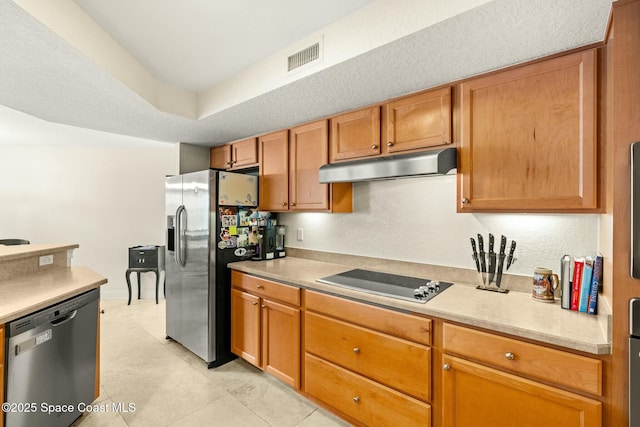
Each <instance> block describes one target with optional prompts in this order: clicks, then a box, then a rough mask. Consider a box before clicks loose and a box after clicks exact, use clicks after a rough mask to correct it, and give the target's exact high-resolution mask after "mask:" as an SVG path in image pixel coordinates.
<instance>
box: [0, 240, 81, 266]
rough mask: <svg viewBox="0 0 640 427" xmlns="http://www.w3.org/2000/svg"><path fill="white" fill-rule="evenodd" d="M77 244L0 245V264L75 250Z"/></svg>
mask: <svg viewBox="0 0 640 427" xmlns="http://www.w3.org/2000/svg"><path fill="white" fill-rule="evenodd" d="M78 247H79V245H78V244H64V243H60V244H43V243H39V244H33V245H12V246H5V245H0V262H3V261H9V260H14V259H20V258H26V257H31V256H36V255H37V256H39V255H47V254H50V253H52V252H59V251H64V250H67V249H76V248H78Z"/></svg>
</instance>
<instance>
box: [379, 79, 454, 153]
mask: <svg viewBox="0 0 640 427" xmlns="http://www.w3.org/2000/svg"><path fill="white" fill-rule="evenodd" d="M386 108H387V111H386V113H387V114H386V123H387V140H386V141H382V143H383V147H382V149H383V151H384V152H385V153H398V152H402V151H407V150H416V149H420V148H427V147H433V146H437V145H445V144H450V143H451V142H452V140H451V87H446V88H443V89H439V90H433V91H429V92H426V93H421V94H419V95H415V96H410V97H407V98H403V99H399V100H397V101H394V102H390V103H389V104H387V106H386Z"/></svg>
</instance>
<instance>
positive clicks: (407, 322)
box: [305, 291, 431, 345]
mask: <svg viewBox="0 0 640 427" xmlns="http://www.w3.org/2000/svg"><path fill="white" fill-rule="evenodd" d="M305 305H306V307H307V310H313V311H317V312H318V313H322V314H326V315H327V316H331V317H335V318H338V319H342V320H346V321H348V322H349V323H355V324H356V325H360V326H365V327H367V328H369V329H374V330H376V331H380V332H384V333H385V334H389V335H393V336H395V337H399V338H405V339H408V340H411V341H415V342H417V343H420V344H425V345H430V344H431V320H429V319H425V318H424V317H419V316H413V315H411V314H406V313H400V312H398V311H393V310H387V309H384V308H380V307H375V306H372V305H368V304H362V303H359V302H354V301H350V300H347V299H344V298H338V297H333V296H330V295H326V294H321V293H318V292H310V291H307V292H306V294H305Z"/></svg>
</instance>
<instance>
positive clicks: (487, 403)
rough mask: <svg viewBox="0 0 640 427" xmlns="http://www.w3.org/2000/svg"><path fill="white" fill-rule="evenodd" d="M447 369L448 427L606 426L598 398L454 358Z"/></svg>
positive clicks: (444, 405)
mask: <svg viewBox="0 0 640 427" xmlns="http://www.w3.org/2000/svg"><path fill="white" fill-rule="evenodd" d="M443 371H444V372H443V376H442V389H443V396H442V416H443V427H467V426H476V427H500V426H502V427H510V426H518V427H539V426H545V427H600V426H602V403H601V402H599V401H597V400H594V399H589V398H587V397H583V396H580V395H578V394H574V393H570V392H567V391H564V390H560V389H558V388H555V387H550V386H547V385H544V384H540V383H537V382H535V381H531V380H527V379H525V378H521V377H518V376H516V375H512V374H508V373H506V372H502V371H499V370H497V369H492V368H489V367H486V366H483V365H481V364H479V363H475V362H470V361H467V360H463V359H460V358H457V357H454V356H449V355H445V356H444V357H443Z"/></svg>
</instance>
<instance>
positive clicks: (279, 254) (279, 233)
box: [276, 225, 287, 258]
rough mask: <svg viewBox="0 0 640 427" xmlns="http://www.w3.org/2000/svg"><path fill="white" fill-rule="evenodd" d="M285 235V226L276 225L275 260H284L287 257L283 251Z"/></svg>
mask: <svg viewBox="0 0 640 427" xmlns="http://www.w3.org/2000/svg"><path fill="white" fill-rule="evenodd" d="M285 235H286V231H285V226H284V225H276V258H284V257H285V256H287V252H286V250H285V239H284V238H285Z"/></svg>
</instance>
